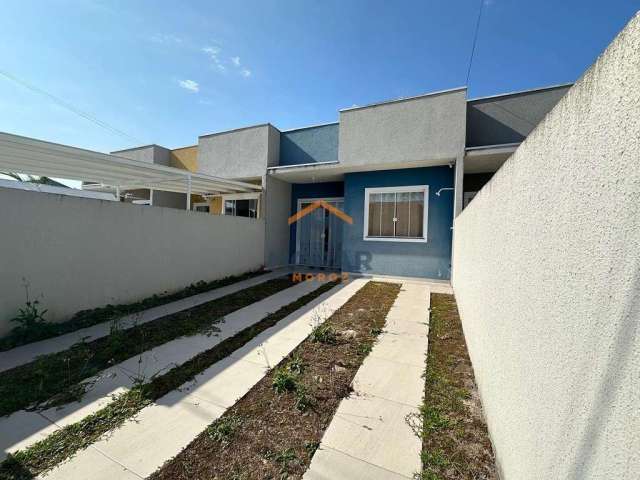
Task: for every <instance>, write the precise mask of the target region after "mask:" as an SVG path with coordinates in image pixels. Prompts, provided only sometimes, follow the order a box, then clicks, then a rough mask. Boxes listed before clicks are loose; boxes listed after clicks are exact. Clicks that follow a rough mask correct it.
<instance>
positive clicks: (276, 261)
mask: <svg viewBox="0 0 640 480" xmlns="http://www.w3.org/2000/svg"><path fill="white" fill-rule="evenodd" d="M262 184H263V185H264V187H265V189H264V192H263V199H264V203H265V209H264V215H265V218H264V221H265V229H266V230H265V265H266V266H267V267H269V268H273V267H279V266H283V265H288V264H289V224H288V223H287V220H288V218H289V215H291V212H290V205H291V184H290V183H287V182H283V181H282V180H279V179H277V178H274V177H273V176H271V175H266V176H265V179H264V181H263V182H262Z"/></svg>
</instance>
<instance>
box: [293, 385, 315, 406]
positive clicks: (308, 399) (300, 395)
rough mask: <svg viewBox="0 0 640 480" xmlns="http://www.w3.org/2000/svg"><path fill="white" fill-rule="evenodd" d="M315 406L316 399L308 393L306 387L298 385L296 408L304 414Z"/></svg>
mask: <svg viewBox="0 0 640 480" xmlns="http://www.w3.org/2000/svg"><path fill="white" fill-rule="evenodd" d="M315 404H316V399H315V398H314V397H313V396H312V395H311V394H310V393H309V392H308V390H307V387H305V386H304V385H302V384H298V386H297V387H296V408H297V409H298V410H300V411H301V412H306V411H307V410H308V409H309V408H311V407H313V406H314V405H315Z"/></svg>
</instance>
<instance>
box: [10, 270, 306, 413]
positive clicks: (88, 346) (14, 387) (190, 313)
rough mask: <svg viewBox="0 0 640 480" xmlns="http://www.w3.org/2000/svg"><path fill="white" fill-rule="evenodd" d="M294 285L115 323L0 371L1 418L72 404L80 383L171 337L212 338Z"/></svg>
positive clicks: (280, 281)
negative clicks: (244, 311) (234, 316)
mask: <svg viewBox="0 0 640 480" xmlns="http://www.w3.org/2000/svg"><path fill="white" fill-rule="evenodd" d="M294 284H295V283H294V282H293V281H292V280H291V278H289V277H282V278H277V279H274V280H269V281H267V282H264V283H261V284H259V285H255V286H253V287H249V288H246V289H244V290H241V291H239V292H236V293H233V294H231V295H227V296H225V297H222V298H219V299H217V300H213V301H211V302H208V303H205V304H202V305H199V306H197V307H193V308H190V309H188V310H184V311H181V312H178V313H174V314H173V315H167V316H165V317H162V318H158V319H157V320H153V321H151V322H147V323H144V324H142V325H138V326H134V327H132V328H129V329H126V330H122V329H119V328H118V327H117V324H114V326H113V328H112V331H111V334H110V335H107V336H106V337H102V338H98V339H96V340H93V341H91V342H86V343H85V342H80V343H77V344H75V345H74V346H73V347H71V348H70V349H68V350H65V351H62V352H58V353H53V354H50V355H44V356H42V357H39V358H38V359H37V360H35V361H33V362H31V363H27V364H25V365H20V366H18V367H15V368H12V369H10V370H5V371H4V372H0V416H3V415H8V414H10V413H12V412H15V411H17V410H22V409H27V408H39V407H40V406H41V405H40V404H41V403H42V402H46V404H45V405H44V406H46V407H50V406H55V405H61V404H65V403H68V402H70V401H73V400H77V399H79V398H80V397H81V396H82V395H83V394H84V387H83V386H82V385H81V384H80V382H81V381H82V380H84V379H87V378H89V377H92V376H94V375H96V374H97V373H99V372H100V371H102V370H104V369H105V368H107V367H109V366H111V365H117V364H118V363H120V362H123V361H124V360H126V359H128V358H131V357H134V356H136V355H139V354H141V353H143V352H145V351H147V350H150V349H152V348H154V347H157V346H158V345H162V344H163V343H166V342H168V341H171V340H173V339H175V338H178V337H182V336H184V335H195V334H198V333H203V332H209V333H212V334H213V333H215V332H216V331H217V327H216V326H215V325H216V323H219V322H220V320H221V319H222V317H224V316H225V315H228V314H229V313H231V312H234V311H235V310H238V309H240V308H243V307H246V306H248V305H251V304H252V303H255V302H258V301H260V300H262V299H264V298H267V297H269V296H271V295H273V294H275V293H278V292H280V291H282V290H284V289H286V288H289V287H292V286H293V285H294Z"/></svg>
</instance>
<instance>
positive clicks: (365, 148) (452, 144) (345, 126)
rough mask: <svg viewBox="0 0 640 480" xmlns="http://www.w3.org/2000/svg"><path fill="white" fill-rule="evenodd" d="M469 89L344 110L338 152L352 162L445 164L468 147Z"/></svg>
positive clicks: (343, 160) (344, 160)
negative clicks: (467, 113)
mask: <svg viewBox="0 0 640 480" xmlns="http://www.w3.org/2000/svg"><path fill="white" fill-rule="evenodd" d="M466 108H467V102H466V90H465V89H458V90H452V91H448V92H443V93H435V94H432V95H424V96H421V97H416V98H411V99H406V100H401V101H397V102H388V103H383V104H379V105H373V106H369V107H363V108H356V109H351V110H343V111H341V112H340V133H339V146H338V155H339V160H340V163H341V164H342V165H343V166H346V167H354V166H362V165H366V166H375V165H376V164H389V163H397V164H407V165H410V164H414V163H415V164H417V163H419V162H422V164H423V165H427V163H425V162H426V161H431V162H432V164H434V165H435V164H442V163H443V162H444V161H449V160H455V159H456V158H457V157H458V156H459V155H461V153H462V151H463V149H464V137H465V125H466Z"/></svg>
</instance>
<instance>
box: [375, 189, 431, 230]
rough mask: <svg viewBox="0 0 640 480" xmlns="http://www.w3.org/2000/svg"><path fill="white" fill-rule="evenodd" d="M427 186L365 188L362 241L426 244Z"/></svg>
mask: <svg viewBox="0 0 640 480" xmlns="http://www.w3.org/2000/svg"><path fill="white" fill-rule="evenodd" d="M428 203H429V187H428V186H427V185H420V186H411V187H389V188H365V208H364V217H365V222H364V239H365V240H382V241H385V240H386V241H413V242H426V241H427V233H426V231H427V210H428Z"/></svg>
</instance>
